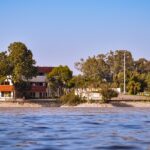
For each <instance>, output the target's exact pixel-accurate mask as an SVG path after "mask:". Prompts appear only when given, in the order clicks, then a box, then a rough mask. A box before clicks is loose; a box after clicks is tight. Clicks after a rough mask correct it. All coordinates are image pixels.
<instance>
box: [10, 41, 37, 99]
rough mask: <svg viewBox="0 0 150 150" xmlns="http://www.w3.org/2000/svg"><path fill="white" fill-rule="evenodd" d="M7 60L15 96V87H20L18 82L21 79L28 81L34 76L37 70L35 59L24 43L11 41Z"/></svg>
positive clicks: (20, 81)
mask: <svg viewBox="0 0 150 150" xmlns="http://www.w3.org/2000/svg"><path fill="white" fill-rule="evenodd" d="M8 54H9V55H8V60H9V62H10V63H11V64H10V65H11V73H10V75H11V79H12V82H13V84H14V87H15V97H18V96H19V94H17V93H18V92H19V93H20V92H22V90H21V91H17V90H16V89H22V88H21V86H22V85H24V84H20V83H22V82H23V81H28V80H29V79H31V78H32V77H33V76H36V74H37V70H36V67H35V66H34V65H35V63H36V62H35V60H34V59H33V55H32V52H31V50H29V49H28V48H27V47H26V45H25V44H23V43H21V42H14V43H11V44H10V45H9V47H8Z"/></svg>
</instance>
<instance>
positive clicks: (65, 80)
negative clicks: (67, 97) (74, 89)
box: [47, 65, 72, 97]
mask: <svg viewBox="0 0 150 150" xmlns="http://www.w3.org/2000/svg"><path fill="white" fill-rule="evenodd" d="M47 78H48V81H49V84H48V85H49V87H50V89H51V94H52V95H51V96H52V97H55V96H58V97H59V96H61V95H63V94H64V92H65V91H66V90H67V89H68V88H70V86H71V84H70V83H71V82H70V80H71V79H72V71H71V70H70V69H69V67H68V66H61V65H60V66H58V67H55V68H54V69H53V70H52V71H51V72H50V73H49V74H48V75H47Z"/></svg>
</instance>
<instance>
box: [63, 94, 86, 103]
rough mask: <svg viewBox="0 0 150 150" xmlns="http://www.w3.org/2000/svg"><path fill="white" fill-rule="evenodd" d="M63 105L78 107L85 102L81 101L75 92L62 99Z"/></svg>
mask: <svg viewBox="0 0 150 150" xmlns="http://www.w3.org/2000/svg"><path fill="white" fill-rule="evenodd" d="M60 100H61V102H62V104H66V105H71V106H76V105H78V104H81V103H84V102H85V100H83V99H81V98H80V97H79V96H78V95H75V94H74V92H70V93H68V94H66V95H63V96H61V97H60Z"/></svg>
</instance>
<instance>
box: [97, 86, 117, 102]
mask: <svg viewBox="0 0 150 150" xmlns="http://www.w3.org/2000/svg"><path fill="white" fill-rule="evenodd" d="M100 93H101V95H102V100H101V101H100V102H101V103H108V102H109V101H110V100H111V98H113V97H117V96H118V93H117V92H116V91H114V90H112V89H110V88H109V87H108V86H107V85H106V86H104V87H103V88H102V89H101V91H100Z"/></svg>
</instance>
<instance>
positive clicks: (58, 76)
mask: <svg viewBox="0 0 150 150" xmlns="http://www.w3.org/2000/svg"><path fill="white" fill-rule="evenodd" d="M124 54H125V56H126V57H125V59H126V91H127V92H128V93H129V94H137V93H139V92H144V91H147V92H150V61H149V60H147V59H145V58H139V59H138V60H134V58H133V56H132V54H131V52H130V51H127V50H116V51H110V52H108V53H106V54H98V55H96V56H90V57H88V58H87V59H81V60H80V61H79V62H76V63H75V67H76V69H78V70H79V71H80V74H79V75H76V76H73V72H72V71H71V70H70V68H69V67H68V66H62V65H60V66H58V67H54V69H53V70H52V71H51V72H50V73H49V74H47V79H48V86H49V87H50V88H51V93H52V97H55V96H56V95H57V96H61V95H63V94H66V93H68V92H70V91H71V90H72V89H74V88H103V87H109V88H121V89H122V91H123V83H124V74H123V71H124V67H123V66H124ZM0 60H1V61H0V83H2V82H3V81H4V80H5V79H6V78H8V77H9V78H10V79H11V80H12V82H13V84H14V87H15V91H16V92H17V91H25V89H28V88H29V85H28V82H27V81H28V80H29V79H31V78H32V77H34V76H36V75H37V70H36V67H35V65H36V61H35V60H34V59H33V54H32V51H31V50H29V49H28V48H27V46H26V45H25V44H24V43H21V42H14V43H11V44H10V45H9V46H8V49H7V50H6V51H2V52H0ZM105 89H106V88H105ZM18 93H22V92H18ZM22 94H23V93H22ZM16 96H22V95H17V94H16Z"/></svg>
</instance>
